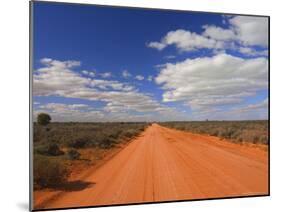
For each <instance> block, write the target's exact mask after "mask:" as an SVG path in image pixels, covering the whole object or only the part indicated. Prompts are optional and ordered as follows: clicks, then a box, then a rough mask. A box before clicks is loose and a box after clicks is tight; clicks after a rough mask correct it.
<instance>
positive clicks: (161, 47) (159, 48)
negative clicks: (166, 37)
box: [147, 42, 166, 51]
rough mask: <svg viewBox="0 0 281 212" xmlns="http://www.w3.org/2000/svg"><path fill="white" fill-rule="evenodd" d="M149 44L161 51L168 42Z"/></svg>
mask: <svg viewBox="0 0 281 212" xmlns="http://www.w3.org/2000/svg"><path fill="white" fill-rule="evenodd" d="M147 46H148V47H150V48H154V49H157V50H159V51H161V50H162V49H164V48H165V47H166V44H164V43H160V42H150V43H148V44H147Z"/></svg>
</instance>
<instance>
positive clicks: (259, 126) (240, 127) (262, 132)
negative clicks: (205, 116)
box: [161, 120, 268, 145]
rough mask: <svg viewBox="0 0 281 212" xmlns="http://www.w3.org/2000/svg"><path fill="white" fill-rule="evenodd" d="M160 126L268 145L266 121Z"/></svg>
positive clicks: (183, 123) (211, 122) (204, 122)
mask: <svg viewBox="0 0 281 212" xmlns="http://www.w3.org/2000/svg"><path fill="white" fill-rule="evenodd" d="M161 125H163V126H165V127H170V128H174V129H177V130H184V131H188V132H193V133H199V134H207V135H211V136H217V137H219V138H221V139H227V140H230V141H233V142H238V143H241V142H250V143H255V144H265V145H267V144H268V121H267V120H264V121H192V122H164V123H161Z"/></svg>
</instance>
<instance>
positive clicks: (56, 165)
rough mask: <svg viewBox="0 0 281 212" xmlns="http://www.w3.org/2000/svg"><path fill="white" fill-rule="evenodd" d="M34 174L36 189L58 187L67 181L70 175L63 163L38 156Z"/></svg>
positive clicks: (35, 159) (35, 158) (35, 160)
mask: <svg viewBox="0 0 281 212" xmlns="http://www.w3.org/2000/svg"><path fill="white" fill-rule="evenodd" d="M33 172H34V175H33V176H34V186H35V188H38V187H40V188H51V187H58V186H60V185H62V184H63V183H65V182H66V181H67V178H68V176H69V174H70V171H69V170H68V169H67V167H66V166H65V165H64V164H63V163H61V162H59V161H57V160H54V159H50V158H47V157H44V156H38V155H37V156H35V157H34V166H33Z"/></svg>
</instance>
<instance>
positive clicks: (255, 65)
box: [155, 54, 268, 110]
mask: <svg viewBox="0 0 281 212" xmlns="http://www.w3.org/2000/svg"><path fill="white" fill-rule="evenodd" d="M267 77H268V61H267V59H266V58H254V59H243V58H239V57H235V56H231V55H228V54H219V55H216V56H213V57H202V58H195V59H186V60H184V61H182V62H178V63H167V64H166V65H165V67H163V68H162V69H161V71H160V73H159V75H158V76H157V77H156V78H155V81H156V83H157V84H160V85H162V89H163V90H164V94H163V101H164V102H172V101H182V102H184V103H185V104H186V105H188V106H189V107H191V108H192V109H194V110H204V109H206V108H208V109H209V108H210V107H217V106H222V105H233V104H238V103H240V102H241V101H242V100H243V99H244V98H245V97H249V96H254V95H255V94H256V92H257V91H259V90H262V89H267V86H268V79H267Z"/></svg>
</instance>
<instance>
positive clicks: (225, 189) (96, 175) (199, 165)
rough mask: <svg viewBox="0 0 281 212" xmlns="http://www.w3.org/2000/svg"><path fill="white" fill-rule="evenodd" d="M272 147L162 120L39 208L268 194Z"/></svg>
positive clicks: (38, 206) (37, 206)
mask: <svg viewBox="0 0 281 212" xmlns="http://www.w3.org/2000/svg"><path fill="white" fill-rule="evenodd" d="M267 154H268V153H267V151H264V150H262V149H260V148H256V147H254V146H249V145H238V144H234V143H230V142H225V141H221V140H219V139H218V138H216V137H211V136H205V135H198V134H192V133H187V132H182V131H177V130H173V129H168V128H165V127H162V126H159V125H157V124H153V125H152V126H150V127H149V128H147V129H146V130H145V131H144V132H143V133H142V134H141V136H139V137H138V138H136V139H135V140H134V141H132V142H131V143H130V144H129V145H127V146H126V147H125V148H124V149H123V150H121V151H120V152H119V153H118V154H116V155H115V156H114V157H113V158H112V159H111V160H109V161H107V162H106V163H105V164H104V165H102V166H101V167H100V168H99V169H97V170H96V171H95V172H93V173H92V174H89V175H88V176H87V177H86V178H84V179H83V182H85V183H88V184H89V186H87V187H86V188H83V189H81V190H78V191H71V192H61V193H60V194H59V195H57V196H56V197H54V198H52V199H51V200H50V201H48V202H45V203H44V204H41V205H36V206H35V208H63V207H81V206H96V205H110V204H129V203H140V202H153V201H173V200H190V199H202V198H217V197H233V196H247V195H266V194H268V165H267V164H268V157H267Z"/></svg>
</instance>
